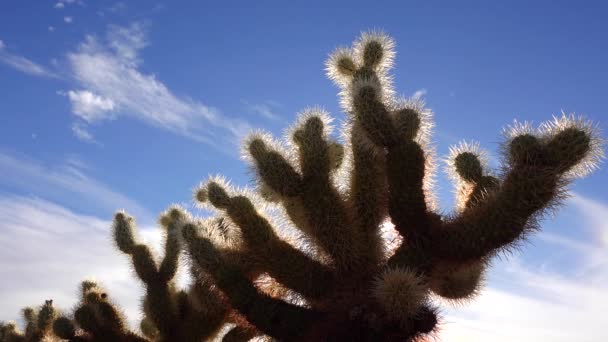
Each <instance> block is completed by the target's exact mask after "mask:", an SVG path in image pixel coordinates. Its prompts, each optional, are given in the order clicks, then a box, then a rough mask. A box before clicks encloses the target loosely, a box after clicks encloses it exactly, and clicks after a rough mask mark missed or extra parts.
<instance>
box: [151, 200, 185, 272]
mask: <svg viewBox="0 0 608 342" xmlns="http://www.w3.org/2000/svg"><path fill="white" fill-rule="evenodd" d="M186 219H187V218H186V214H185V213H184V212H183V211H182V209H181V208H179V207H177V206H173V207H171V208H169V209H168V210H167V211H166V212H165V213H164V214H163V216H162V217H161V219H160V221H161V224H162V225H163V226H164V228H165V229H166V230H165V254H164V256H163V260H162V261H161V262H160V266H159V268H158V274H159V276H160V278H161V279H162V280H164V281H167V282H168V281H170V280H171V279H173V277H175V273H176V272H177V268H178V265H179V255H180V252H181V246H180V243H179V229H180V228H181V225H182V224H183V222H184V221H185V220H186Z"/></svg>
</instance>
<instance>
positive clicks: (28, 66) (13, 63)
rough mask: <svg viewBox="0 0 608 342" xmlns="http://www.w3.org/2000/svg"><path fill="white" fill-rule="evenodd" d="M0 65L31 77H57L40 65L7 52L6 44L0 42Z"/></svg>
mask: <svg viewBox="0 0 608 342" xmlns="http://www.w3.org/2000/svg"><path fill="white" fill-rule="evenodd" d="M0 63H3V64H5V65H8V66H9V67H11V68H13V69H15V70H18V71H21V72H23V73H26V74H28V75H32V76H40V77H57V75H56V74H55V73H53V72H51V71H50V70H48V69H46V68H45V67H43V66H42V65H40V64H37V63H34V62H32V61H31V60H29V59H27V58H25V57H23V56H19V55H15V54H13V53H11V52H9V51H7V47H6V44H5V43H4V42H3V41H1V40H0Z"/></svg>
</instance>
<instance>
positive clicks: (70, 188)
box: [0, 151, 155, 222]
mask: <svg viewBox="0 0 608 342" xmlns="http://www.w3.org/2000/svg"><path fill="white" fill-rule="evenodd" d="M0 174H2V177H0V189H15V188H17V189H19V190H20V191H21V192H23V193H35V194H36V195H39V196H45V197H46V198H49V199H56V200H63V201H64V203H66V202H67V203H70V204H71V205H73V206H82V205H86V206H87V207H88V209H89V211H90V212H93V211H95V212H97V213H101V214H103V215H104V216H106V217H111V215H112V214H113V213H114V212H115V211H116V210H117V209H120V208H124V209H126V210H128V211H130V212H131V213H133V214H134V215H136V216H137V217H138V218H139V219H140V220H142V221H143V222H152V221H154V217H155V215H153V214H152V213H150V212H149V211H148V210H147V209H145V208H144V207H142V206H141V205H140V204H139V203H137V202H136V201H134V200H132V199H130V198H128V197H127V196H125V195H123V194H121V193H119V192H117V191H114V190H112V189H110V188H109V187H108V186H107V185H105V184H103V183H101V182H99V181H97V180H95V179H94V178H92V177H90V176H88V175H87V174H86V173H85V172H84V171H83V170H81V169H79V168H77V167H75V166H74V165H73V164H70V163H66V164H61V165H59V166H55V167H51V166H48V165H45V164H42V163H40V162H37V161H34V160H31V159H28V158H26V157H23V156H21V157H17V156H14V155H11V154H8V153H3V152H1V151H0Z"/></svg>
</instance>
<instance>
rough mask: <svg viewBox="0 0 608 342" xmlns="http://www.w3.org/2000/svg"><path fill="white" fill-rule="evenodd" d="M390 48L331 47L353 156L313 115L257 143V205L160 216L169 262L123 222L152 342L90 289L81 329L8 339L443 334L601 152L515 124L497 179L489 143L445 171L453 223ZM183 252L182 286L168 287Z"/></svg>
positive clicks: (241, 194) (250, 153) (213, 196)
mask: <svg viewBox="0 0 608 342" xmlns="http://www.w3.org/2000/svg"><path fill="white" fill-rule="evenodd" d="M393 48H394V42H393V41H392V40H391V39H390V38H388V37H387V36H385V35H384V34H382V33H378V32H371V33H364V34H363V35H362V37H361V38H360V39H359V40H357V41H356V42H355V43H354V46H353V48H340V49H338V50H336V51H335V52H334V53H333V54H332V55H331V57H330V58H329V60H328V62H327V71H328V75H329V77H330V79H332V80H333V81H335V83H336V84H337V85H338V86H339V87H340V90H341V91H340V97H341V104H342V107H343V109H344V111H345V112H346V113H347V120H346V122H345V123H344V126H343V129H342V140H343V141H342V143H340V142H339V141H338V140H335V139H333V138H332V132H331V130H332V126H331V118H330V117H329V115H328V113H326V112H325V111H323V110H322V109H320V108H310V109H307V110H305V111H304V112H302V113H301V114H300V118H299V120H298V122H297V123H296V124H295V125H294V126H293V127H292V128H291V129H289V130H288V133H287V136H288V137H287V139H286V142H285V143H280V142H277V141H275V140H274V139H273V138H272V137H271V136H270V135H269V134H265V133H260V132H258V133H254V134H252V135H251V136H250V137H249V138H248V139H246V141H245V144H244V145H245V146H244V149H243V151H244V154H245V159H246V160H247V161H248V162H249V163H250V164H251V166H252V168H253V169H254V171H255V174H256V178H257V193H256V192H254V191H250V190H242V189H236V188H233V187H232V186H230V185H229V184H228V182H226V181H225V180H224V179H223V178H221V177H212V178H210V179H209V180H208V181H206V182H204V183H202V184H201V185H200V186H199V187H198V188H197V189H196V190H195V193H194V198H195V200H196V202H198V203H200V204H202V205H205V206H207V208H209V209H212V210H214V212H215V215H214V216H213V217H211V218H207V219H202V218H195V217H194V216H192V215H191V214H189V213H187V212H186V211H185V210H184V209H182V208H180V207H178V206H173V207H171V208H169V209H168V210H167V211H166V212H165V213H163V214H162V215H161V218H160V225H161V226H162V227H163V231H164V233H165V234H164V235H165V246H164V255H163V257H162V258H161V259H160V261H157V260H156V259H155V257H154V255H153V253H152V252H151V250H150V249H149V248H148V246H146V245H144V244H141V243H139V242H138V239H137V238H136V228H135V222H134V219H133V218H131V217H130V216H128V215H127V214H126V213H124V212H119V213H117V214H116V216H115V217H114V224H113V234H114V235H113V237H114V241H115V243H116V246H117V247H118V249H119V250H120V251H122V252H123V253H125V254H127V255H129V256H130V258H131V260H132V264H133V268H134V270H135V273H136V274H137V276H138V277H139V278H140V279H141V280H142V282H143V283H144V284H145V287H146V293H145V297H144V299H143V312H144V317H143V319H142V321H141V324H140V330H141V334H142V335H138V334H136V333H133V332H132V331H130V330H129V329H128V328H127V326H126V324H125V322H124V319H123V317H122V315H121V313H120V311H119V310H118V309H117V308H116V307H115V306H114V305H113V304H112V303H111V302H110V301H109V299H108V297H107V295H106V294H105V292H103V291H102V290H101V289H100V288H99V286H97V284H96V283H94V282H90V281H85V282H83V284H82V300H81V302H80V304H79V306H78V307H77V308H76V310H75V311H74V313H73V315H72V317H67V316H63V315H58V314H57V313H55V311H54V309H53V308H52V303H51V302H47V303H46V304H45V305H44V306H43V307H42V308H41V309H40V310H39V311H38V312H36V311H35V310H34V309H31V308H29V309H25V310H24V311H23V314H24V318H25V321H26V329H25V330H26V331H25V332H24V333H22V332H20V331H18V329H17V327H16V325H15V324H14V323H2V325H0V340H1V341H38V340H41V339H42V338H43V337H45V336H47V335H48V336H50V335H52V334H51V328H50V327H51V326H52V331H53V332H54V336H56V337H58V338H61V339H65V340H69V341H109V340H112V341H202V340H210V339H213V338H215V336H216V334H217V333H218V331H219V330H220V329H221V327H222V326H223V325H224V324H232V325H233V327H232V328H231V329H230V330H229V331H228V332H227V333H226V334H225V335H224V337H223V340H224V341H247V340H250V339H252V338H254V337H262V336H266V337H270V338H274V339H277V340H285V341H378V340H386V341H414V340H421V339H424V338H425V337H426V336H429V334H433V333H434V332H436V331H437V330H438V326H439V321H440V319H439V317H438V309H437V307H436V305H437V303H438V301H437V299H438V298H443V299H446V300H447V302H448V303H449V302H452V303H454V302H456V303H460V302H463V301H467V300H470V299H471V298H473V297H474V296H475V295H476V294H477V293H479V291H480V289H481V287H482V285H483V281H484V272H485V270H486V269H487V268H488V267H489V265H490V262H491V258H492V257H493V256H494V255H496V254H497V253H500V252H502V251H506V250H509V249H510V248H513V246H516V245H517V243H518V242H520V241H521V240H522V239H524V238H525V237H526V235H527V234H529V233H530V232H532V231H534V230H535V229H537V221H538V219H539V218H540V216H541V215H542V214H543V213H544V212H545V211H546V209H548V208H552V207H554V206H555V205H556V204H558V202H559V200H560V199H561V198H563V196H564V195H565V186H566V185H567V184H568V183H569V182H570V181H571V180H572V179H573V178H574V177H578V176H583V175H585V174H586V173H587V172H589V171H592V170H593V169H594V168H596V167H597V164H598V162H599V161H600V160H601V159H603V157H604V156H603V150H602V145H603V142H602V140H601V139H600V137H599V134H598V132H597V127H596V126H594V125H592V124H590V123H588V122H586V121H584V120H583V119H581V118H579V117H575V116H567V115H562V116H561V117H559V118H556V119H554V120H553V121H552V122H550V123H546V124H543V125H541V126H540V128H538V129H534V128H533V127H532V125H530V124H527V123H525V124H517V123H516V124H515V125H514V126H512V127H511V128H508V129H507V130H506V131H505V136H506V139H505V140H506V141H505V143H504V144H503V146H502V151H503V154H504V163H503V167H502V169H501V170H500V171H499V172H493V171H492V170H491V169H490V167H489V165H488V160H487V159H488V158H487V154H486V152H484V151H483V150H481V149H480V148H479V144H477V143H461V144H460V145H458V146H456V147H453V148H452V149H451V150H450V155H449V156H448V158H447V170H448V172H449V173H450V175H451V176H452V178H453V180H454V182H455V185H456V197H457V205H456V207H457V210H455V211H454V213H453V214H452V215H449V216H442V215H440V214H439V213H437V212H436V209H435V206H434V204H433V197H432V196H433V194H432V191H431V189H432V187H431V184H432V174H433V172H434V169H435V163H434V154H435V151H434V149H433V147H432V146H431V144H430V128H431V127H432V122H431V120H430V119H431V111H430V110H428V109H426V108H425V107H424V103H423V102H421V101H420V99H417V98H414V99H398V98H396V97H395V95H394V93H395V92H394V90H393V87H392V77H391V75H390V74H389V71H390V68H391V66H392V62H393V59H394V55H395V53H394V50H393ZM391 227H394V229H393V228H391ZM287 232H291V235H290V233H287ZM293 232H297V233H296V234H293ZM387 236H391V238H390V241H388V239H387ZM182 252H183V255H184V256H185V259H186V260H187V261H188V262H189V266H190V271H191V275H192V284H191V285H190V287H189V288H188V289H187V290H180V289H178V288H177V286H176V285H175V283H174V280H173V278H174V277H175V275H176V272H177V268H178V266H179V265H180V256H181V255H182ZM439 302H440V301H439ZM56 316H57V318H55V317H56ZM53 321H54V322H53ZM51 323H52V324H51Z"/></svg>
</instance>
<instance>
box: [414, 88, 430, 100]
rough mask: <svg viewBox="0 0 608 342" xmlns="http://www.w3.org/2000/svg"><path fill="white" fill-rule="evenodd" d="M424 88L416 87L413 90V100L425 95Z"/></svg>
mask: <svg viewBox="0 0 608 342" xmlns="http://www.w3.org/2000/svg"><path fill="white" fill-rule="evenodd" d="M426 93H427V91H426V89H424V88H422V89H418V90H416V91H415V92H414V95H412V98H413V99H415V100H420V99H422V98H423V97H424V96H426Z"/></svg>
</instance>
